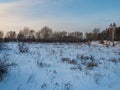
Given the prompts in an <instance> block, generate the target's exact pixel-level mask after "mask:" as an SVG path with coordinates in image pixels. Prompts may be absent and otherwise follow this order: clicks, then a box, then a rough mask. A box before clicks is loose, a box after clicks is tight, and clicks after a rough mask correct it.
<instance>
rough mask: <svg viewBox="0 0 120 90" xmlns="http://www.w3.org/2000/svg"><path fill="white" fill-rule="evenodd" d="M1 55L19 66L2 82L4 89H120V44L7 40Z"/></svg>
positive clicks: (0, 84) (11, 70) (13, 68)
mask: <svg viewBox="0 0 120 90" xmlns="http://www.w3.org/2000/svg"><path fill="white" fill-rule="evenodd" d="M6 45H7V48H8V49H5V50H3V51H1V52H0V58H1V59H2V58H5V59H7V60H8V61H9V62H10V63H15V64H16V65H15V66H12V67H10V68H9V72H8V73H7V74H6V75H5V76H4V79H3V81H1V82H0V90H120V45H117V46H115V47H111V46H109V47H106V46H105V45H101V44H98V43H96V42H93V43H92V45H91V46H90V47H89V46H88V45H85V44H59V43H42V44H40V43H39V44H36V43H31V44H27V45H28V47H29V51H28V52H27V53H20V52H19V49H18V44H17V43H6Z"/></svg>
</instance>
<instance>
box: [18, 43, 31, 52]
mask: <svg viewBox="0 0 120 90" xmlns="http://www.w3.org/2000/svg"><path fill="white" fill-rule="evenodd" d="M18 48H19V51H20V52H21V53H27V52H28V50H29V48H28V46H27V44H26V43H25V42H19V43H18Z"/></svg>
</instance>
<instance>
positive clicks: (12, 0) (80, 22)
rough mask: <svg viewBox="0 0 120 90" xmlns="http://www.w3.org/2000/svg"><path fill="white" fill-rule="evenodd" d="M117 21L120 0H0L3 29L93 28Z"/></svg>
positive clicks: (64, 29) (60, 29) (0, 20)
mask: <svg viewBox="0 0 120 90" xmlns="http://www.w3.org/2000/svg"><path fill="white" fill-rule="evenodd" d="M112 22H115V23H116V24H117V25H118V26H120V0H0V30H2V31H4V32H7V31H10V30H15V31H19V30H21V29H23V28H24V27H29V28H31V29H35V30H40V29H41V28H42V27H44V26H48V27H50V28H52V29H53V30H54V31H68V32H69V31H81V32H90V31H92V30H93V29H94V28H100V29H101V30H103V29H105V28H106V27H108V26H109V24H110V23H112Z"/></svg>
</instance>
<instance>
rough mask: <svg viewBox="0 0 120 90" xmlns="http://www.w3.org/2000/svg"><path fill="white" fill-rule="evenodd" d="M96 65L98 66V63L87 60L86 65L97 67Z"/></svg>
mask: <svg viewBox="0 0 120 90" xmlns="http://www.w3.org/2000/svg"><path fill="white" fill-rule="evenodd" d="M97 66H98V64H97V63H95V62H89V63H88V64H87V67H97Z"/></svg>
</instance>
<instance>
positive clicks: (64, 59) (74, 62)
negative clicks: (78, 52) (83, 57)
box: [62, 58, 77, 64]
mask: <svg viewBox="0 0 120 90" xmlns="http://www.w3.org/2000/svg"><path fill="white" fill-rule="evenodd" d="M62 62H67V63H69V64H77V61H76V60H74V59H70V58H62Z"/></svg>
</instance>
